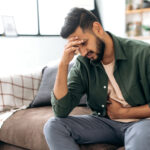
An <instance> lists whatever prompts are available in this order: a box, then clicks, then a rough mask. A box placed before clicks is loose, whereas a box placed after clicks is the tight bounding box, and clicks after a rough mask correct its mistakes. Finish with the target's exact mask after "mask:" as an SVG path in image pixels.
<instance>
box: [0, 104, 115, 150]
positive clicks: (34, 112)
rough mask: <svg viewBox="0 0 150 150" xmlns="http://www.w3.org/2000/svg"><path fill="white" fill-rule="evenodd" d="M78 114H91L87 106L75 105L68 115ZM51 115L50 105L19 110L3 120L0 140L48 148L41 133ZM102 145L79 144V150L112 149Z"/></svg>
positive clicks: (31, 148)
mask: <svg viewBox="0 0 150 150" xmlns="http://www.w3.org/2000/svg"><path fill="white" fill-rule="evenodd" d="M80 114H81V115H83V114H91V110H90V109H89V108H87V107H76V108H75V109H74V110H73V111H72V113H71V114H70V115H80ZM53 116H54V114H53V111H52V108H51V106H45V107H38V108H30V109H25V110H20V111H18V112H16V113H14V114H13V115H12V116H11V117H10V118H8V119H7V120H6V121H5V122H4V124H3V126H2V128H1V129H0V141H3V142H5V143H9V144H11V145H15V146H18V147H22V148H25V149H29V150H49V148H48V146H47V143H46V141H45V137H44V135H43V126H44V124H45V123H46V121H47V120H48V119H49V118H50V117H53ZM103 147H104V146H103V145H102V146H101V144H93V147H92V145H89V146H88V145H86V146H81V150H84V149H87V150H113V149H114V146H111V145H109V146H108V145H107V147H105V148H103ZM93 148H94V149H93ZM0 149H1V148H0Z"/></svg>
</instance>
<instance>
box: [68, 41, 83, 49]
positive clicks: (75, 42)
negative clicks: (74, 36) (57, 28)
mask: <svg viewBox="0 0 150 150" xmlns="http://www.w3.org/2000/svg"><path fill="white" fill-rule="evenodd" d="M82 43H84V40H76V41H72V42H68V44H67V45H66V48H69V47H78V46H79V45H80V44H82Z"/></svg>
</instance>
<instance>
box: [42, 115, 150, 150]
mask: <svg viewBox="0 0 150 150" xmlns="http://www.w3.org/2000/svg"><path fill="white" fill-rule="evenodd" d="M44 135H45V139H46V142H47V144H48V146H49V149H50V150H80V148H79V146H78V144H91V143H109V144H114V145H120V146H121V145H125V149H126V150H150V120H149V119H143V120H140V121H138V122H132V123H122V122H117V121H113V120H110V119H107V118H104V117H98V116H93V115H81V116H68V117H67V118H58V117H54V118H51V119H50V120H48V121H47V123H46V124H45V126H44Z"/></svg>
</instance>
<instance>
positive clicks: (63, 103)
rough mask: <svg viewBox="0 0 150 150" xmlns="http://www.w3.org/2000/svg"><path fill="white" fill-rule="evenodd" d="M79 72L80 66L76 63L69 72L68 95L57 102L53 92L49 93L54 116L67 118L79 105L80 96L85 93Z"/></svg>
mask: <svg viewBox="0 0 150 150" xmlns="http://www.w3.org/2000/svg"><path fill="white" fill-rule="evenodd" d="M81 70H82V68H81V64H80V62H78V61H77V62H76V63H75V64H74V66H73V67H72V68H71V71H70V72H69V75H68V82H67V84H68V93H67V94H66V95H65V96H64V97H62V98H61V99H59V100H57V99H56V97H55V95H54V92H52V93H51V104H52V107H53V111H54V114H55V116H57V117H67V116H68V115H69V113H70V112H71V111H72V109H73V108H74V107H75V106H77V105H78V104H79V102H80V99H81V97H82V95H83V94H84V93H85V85H84V83H83V81H82V78H83V77H82V74H81Z"/></svg>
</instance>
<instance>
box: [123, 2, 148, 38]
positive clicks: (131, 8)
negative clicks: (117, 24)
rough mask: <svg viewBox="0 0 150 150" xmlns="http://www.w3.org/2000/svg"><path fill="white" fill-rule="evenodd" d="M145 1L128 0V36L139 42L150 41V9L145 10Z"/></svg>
mask: <svg viewBox="0 0 150 150" xmlns="http://www.w3.org/2000/svg"><path fill="white" fill-rule="evenodd" d="M143 7H144V0H139V1H138V3H137V0H126V13H125V15H126V34H127V36H128V37H131V38H134V39H138V40H150V21H148V18H150V8H143Z"/></svg>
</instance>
